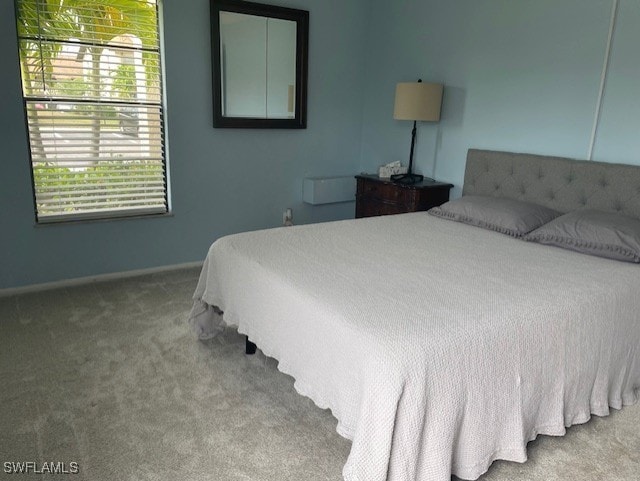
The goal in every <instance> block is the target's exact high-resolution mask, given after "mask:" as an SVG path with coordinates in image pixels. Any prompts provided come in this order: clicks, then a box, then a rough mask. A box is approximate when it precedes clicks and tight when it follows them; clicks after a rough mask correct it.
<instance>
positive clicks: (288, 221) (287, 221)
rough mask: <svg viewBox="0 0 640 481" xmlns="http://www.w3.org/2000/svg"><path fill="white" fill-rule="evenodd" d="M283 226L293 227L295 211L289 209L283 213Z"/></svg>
mask: <svg viewBox="0 0 640 481" xmlns="http://www.w3.org/2000/svg"><path fill="white" fill-rule="evenodd" d="M282 225H285V226H291V225H293V211H292V210H291V208H287V209H286V210H285V211H284V212H283V213H282Z"/></svg>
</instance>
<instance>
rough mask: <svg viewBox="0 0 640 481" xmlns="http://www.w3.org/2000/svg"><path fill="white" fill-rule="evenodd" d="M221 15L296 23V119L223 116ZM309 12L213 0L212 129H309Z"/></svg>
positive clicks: (235, 1) (228, 0)
mask: <svg viewBox="0 0 640 481" xmlns="http://www.w3.org/2000/svg"><path fill="white" fill-rule="evenodd" d="M220 12H234V13H244V14H246V15H256V16H260V17H270V18H280V19H283V20H291V21H294V22H296V26H297V28H296V96H295V110H294V114H295V117H294V118H293V119H265V118H255V117H225V116H223V115H222V79H221V78H220V72H221V68H220ZM308 53H309V12H308V11H306V10H297V9H293V8H286V7H278V6H274V5H264V4H261V3H253V2H245V1H242V0H211V57H212V74H213V126H214V127H226V128H238V129H244V128H248V129H306V128H307V70H308V64H309V60H308Z"/></svg>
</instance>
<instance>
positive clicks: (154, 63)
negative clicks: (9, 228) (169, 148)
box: [16, 0, 168, 223]
mask: <svg viewBox="0 0 640 481" xmlns="http://www.w3.org/2000/svg"><path fill="white" fill-rule="evenodd" d="M16 6H17V22H18V42H19V49H20V68H21V73H22V92H23V97H24V105H25V110H26V117H27V124H28V129H29V145H30V150H31V170H32V174H33V175H32V179H33V188H34V198H35V207H36V218H37V221H38V222H40V223H42V222H55V221H62V220H77V219H87V218H89V219H96V218H105V217H123V216H131V215H140V214H158V213H166V212H167V205H168V204H167V176H166V162H165V149H164V125H163V124H164V121H163V109H162V99H163V95H162V75H161V71H162V70H161V63H160V60H161V58H160V42H159V32H158V8H157V5H156V0H113V1H105V0H82V1H79V0H16Z"/></svg>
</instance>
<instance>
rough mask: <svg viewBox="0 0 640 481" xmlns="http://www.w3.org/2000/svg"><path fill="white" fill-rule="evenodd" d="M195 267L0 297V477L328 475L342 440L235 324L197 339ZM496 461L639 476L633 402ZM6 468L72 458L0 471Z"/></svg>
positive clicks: (639, 423) (578, 473) (514, 473)
mask: <svg viewBox="0 0 640 481" xmlns="http://www.w3.org/2000/svg"><path fill="white" fill-rule="evenodd" d="M197 276H198V271H197V270H193V269H191V270H182V271H174V272H171V273H163V274H154V275H149V276H143V277H138V278H132V279H126V280H121V281H113V282H104V283H94V284H89V285H86V286H81V287H73V288H65V289H57V290H49V291H44V292H39V293H33V294H25V295H19V296H12V297H7V298H0V406H1V411H0V478H1V479H12V480H20V479H39V480H59V479H74V480H92V481H110V480H127V481H129V480H131V481H134V480H135V481H143V480H196V481H197V480H213V481H219V480H220V481H226V480H278V481H280V480H334V481H338V480H340V479H341V475H340V473H341V469H342V465H343V464H344V462H345V460H346V458H347V456H348V453H349V449H350V443H349V442H348V441H346V440H344V439H342V438H341V437H340V436H338V434H336V432H335V426H336V421H335V419H334V418H333V417H332V416H331V413H330V412H328V411H326V410H321V409H319V408H317V407H316V406H315V405H314V404H313V403H312V402H311V401H310V400H309V399H307V398H304V397H302V396H300V395H298V394H297V393H296V392H295V390H294V389H293V381H292V379H291V378H290V377H288V376H286V375H284V374H282V373H280V372H278V371H277V369H276V365H277V364H276V362H275V361H274V360H273V359H269V358H265V357H264V356H263V355H262V354H261V353H260V352H258V354H256V355H255V356H249V357H248V356H245V355H244V354H243V348H244V343H243V337H241V336H239V335H238V334H237V332H235V331H234V330H233V329H227V330H226V331H225V333H224V335H222V336H220V337H218V338H216V339H214V340H212V341H209V342H207V343H201V342H198V341H196V340H194V338H193V336H192V334H191V332H190V331H189V328H188V325H187V324H186V323H185V318H186V315H187V313H188V311H189V308H190V305H191V294H192V292H193V290H194V288H195V284H196V280H197ZM529 453H530V460H529V461H528V462H527V463H525V464H516V463H507V462H497V463H494V465H493V467H492V468H491V470H490V471H489V472H488V473H487V474H486V475H485V476H483V477H482V478H481V479H482V480H483V481H507V480H509V481H511V480H522V481H534V480H535V481H543V480H544V481H551V480H585V481H587V480H593V481H595V480H603V479H606V480H625V481H631V480H639V479H640V406H638V405H636V406H631V407H627V408H625V409H623V410H622V411H620V412H613V413H612V415H611V416H609V417H607V418H602V419H600V418H596V419H593V420H592V421H591V422H589V423H587V424H586V425H583V426H576V427H574V428H571V429H570V430H569V432H568V434H567V436H565V437H563V438H550V437H541V438H539V439H538V440H537V441H535V442H533V443H531V444H530V445H529ZM12 461H16V462H17V461H35V462H36V463H37V464H38V465H41V464H42V463H43V462H49V461H53V462H58V461H61V462H65V463H67V465H68V464H69V463H70V462H77V463H78V464H79V469H80V473H79V474H78V475H76V476H71V477H70V476H62V475H31V476H26V475H9V474H6V473H5V472H4V463H5V462H12Z"/></svg>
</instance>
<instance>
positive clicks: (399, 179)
mask: <svg viewBox="0 0 640 481" xmlns="http://www.w3.org/2000/svg"><path fill="white" fill-rule="evenodd" d="M423 179H424V175H420V174H396V175H392V176H391V182H395V183H397V184H408V185H410V184H417V183H418V182H422V180H423Z"/></svg>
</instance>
